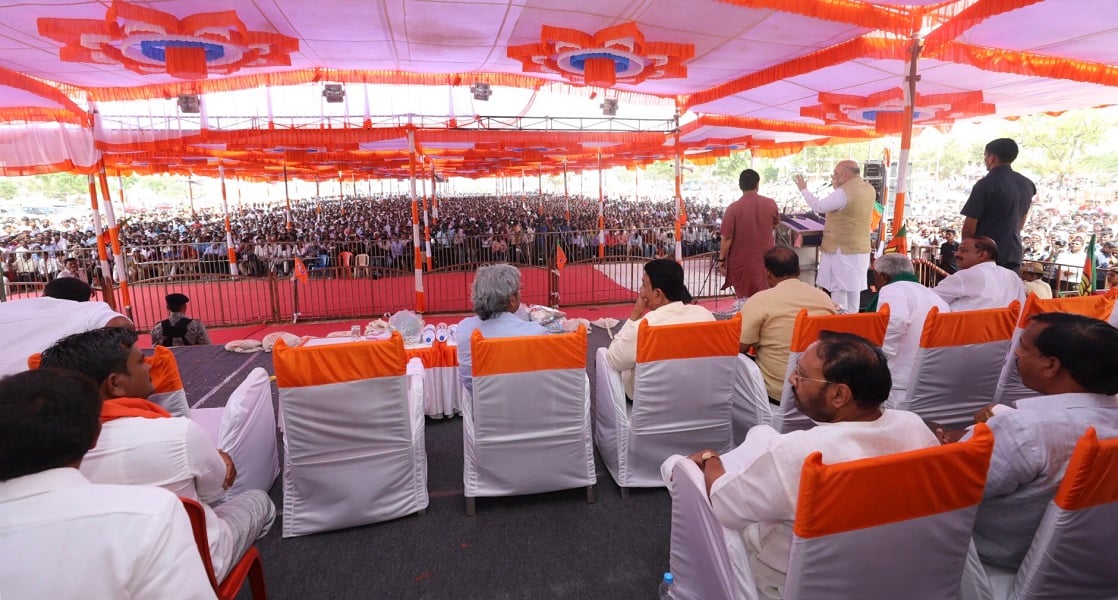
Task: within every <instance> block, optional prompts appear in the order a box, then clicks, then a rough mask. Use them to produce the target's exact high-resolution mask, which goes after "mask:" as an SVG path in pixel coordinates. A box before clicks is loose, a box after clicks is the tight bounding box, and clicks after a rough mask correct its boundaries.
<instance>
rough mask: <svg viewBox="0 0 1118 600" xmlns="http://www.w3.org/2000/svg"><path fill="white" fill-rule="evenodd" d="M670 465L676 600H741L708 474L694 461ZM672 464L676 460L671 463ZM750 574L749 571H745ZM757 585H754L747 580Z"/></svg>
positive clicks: (669, 487)
mask: <svg viewBox="0 0 1118 600" xmlns="http://www.w3.org/2000/svg"><path fill="white" fill-rule="evenodd" d="M675 459H676V460H674V462H671V463H670V467H669V463H667V462H666V463H665V465H664V468H665V469H668V468H670V469H671V471H670V477H668V478H667V479H666V481H665V482H664V483H665V484H666V485H667V486H668V489H669V490H670V491H671V496H672V534H671V572H672V574H673V575H675V595H674V596H672V597H673V598H675V599H676V600H739V599H740V598H743V594H742V591H741V590H739V589H738V587H737V584H735V582H734V571H733V566H732V565H731V562H730V560H731V559H730V553H729V551H728V550H727V546H726V530H725V529H724V528H723V527H722V524H721V523H720V522H719V521H718V517H716V516H715V515H714V510H713V509H712V508H711V506H710V498H709V497H708V496H707V490H706V481H705V479H704V478H703V472H702V471H701V470H699V466H698V465H696V464H695V463H694V461H692V460H689V459H687V458H686V457H682V456H679V457H675ZM668 461H672V459H668ZM745 571H746V572H748V569H746V570H745ZM746 583H747V584H748V585H750V586H755V584H753V582H746Z"/></svg>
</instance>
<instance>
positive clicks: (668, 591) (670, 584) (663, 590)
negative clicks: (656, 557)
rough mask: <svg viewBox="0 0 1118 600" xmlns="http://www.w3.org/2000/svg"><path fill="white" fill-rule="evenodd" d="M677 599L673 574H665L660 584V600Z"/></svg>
mask: <svg viewBox="0 0 1118 600" xmlns="http://www.w3.org/2000/svg"><path fill="white" fill-rule="evenodd" d="M674 598H675V577H673V576H672V574H671V573H664V579H663V581H661V582H660V600H673V599H674Z"/></svg>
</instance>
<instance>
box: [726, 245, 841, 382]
mask: <svg viewBox="0 0 1118 600" xmlns="http://www.w3.org/2000/svg"><path fill="white" fill-rule="evenodd" d="M764 260H765V272H766V274H767V276H768V279H769V286H770V287H769V289H767V290H764V291H761V292H757V293H756V294H754V295H753V296H751V297H750V298H749V300H747V301H746V303H745V304H744V305H743V306H742V307H741V351H742V352H743V353H745V352H747V351H748V350H749V347H750V346H753V347H754V348H755V350H756V351H757V366H758V367H759V368H760V369H761V375H762V376H764V378H765V389H766V391H767V392H768V395H769V401H770V402H772V403H773V404H779V403H780V392H781V389H782V388H783V386H784V371H785V370H786V369H787V368H788V354H789V349H790V348H791V346H792V328H793V326H794V325H795V324H796V315H797V314H799V312H800V309H804V308H806V309H807V312H808V314H809V315H833V314H836V312H837V311H836V309H835V303H834V302H832V301H831V298H830V297H829V296H827V294H825V293H824V292H823V291H821V290H819V289H818V288H815V287H812V286H811V285H808V284H806V283H804V282H802V281H800V258H799V257H798V256H796V253H795V251H793V250H792V249H791V248H789V247H787V246H777V247H775V248H773V249H771V250H769V251H768V252H765V256H764Z"/></svg>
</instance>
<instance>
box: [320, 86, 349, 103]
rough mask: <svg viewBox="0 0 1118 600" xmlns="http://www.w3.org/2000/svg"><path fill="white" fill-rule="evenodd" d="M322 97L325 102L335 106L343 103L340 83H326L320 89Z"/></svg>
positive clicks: (342, 91)
mask: <svg viewBox="0 0 1118 600" xmlns="http://www.w3.org/2000/svg"><path fill="white" fill-rule="evenodd" d="M322 97H323V98H326V102H329V103H330V104H336V103H338V102H344V101H345V88H343V87H342V84H340V83H327V84H326V85H324V86H323V87H322Z"/></svg>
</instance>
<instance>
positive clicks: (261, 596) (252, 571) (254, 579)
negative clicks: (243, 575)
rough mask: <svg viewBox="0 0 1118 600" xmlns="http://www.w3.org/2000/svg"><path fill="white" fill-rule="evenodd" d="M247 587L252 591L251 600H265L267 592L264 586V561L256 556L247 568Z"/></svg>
mask: <svg viewBox="0 0 1118 600" xmlns="http://www.w3.org/2000/svg"><path fill="white" fill-rule="evenodd" d="M248 587H249V590H251V591H252V600H267V598H268V592H267V590H266V589H265V588H264V563H263V562H262V561H261V560H260V559H259V558H258V559H256V560H255V561H253V563H252V567H251V568H249V570H248Z"/></svg>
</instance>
